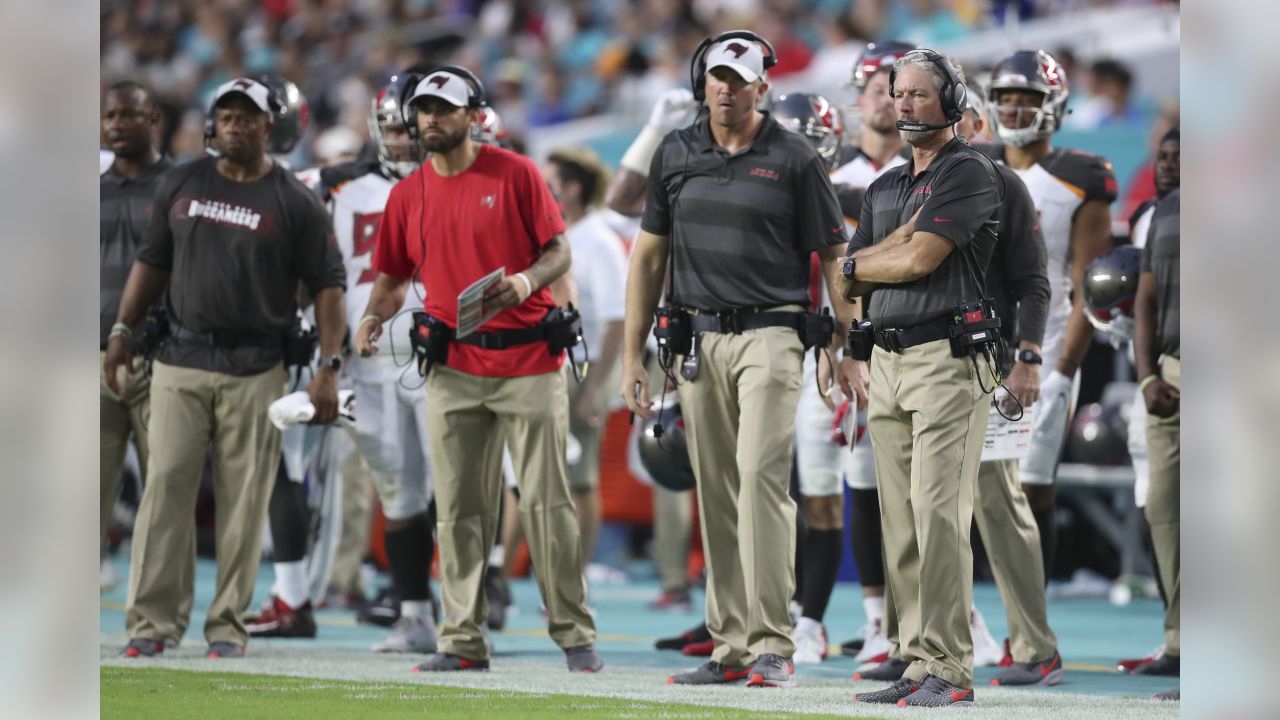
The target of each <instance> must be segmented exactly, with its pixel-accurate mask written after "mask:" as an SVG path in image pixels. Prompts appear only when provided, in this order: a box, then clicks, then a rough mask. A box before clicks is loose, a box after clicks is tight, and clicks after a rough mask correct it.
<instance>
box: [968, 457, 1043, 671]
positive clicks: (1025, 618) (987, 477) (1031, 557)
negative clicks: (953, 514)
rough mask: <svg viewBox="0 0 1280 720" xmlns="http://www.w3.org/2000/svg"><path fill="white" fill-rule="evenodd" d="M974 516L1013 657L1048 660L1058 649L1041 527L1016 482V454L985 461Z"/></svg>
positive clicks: (1021, 659)
mask: <svg viewBox="0 0 1280 720" xmlns="http://www.w3.org/2000/svg"><path fill="white" fill-rule="evenodd" d="M974 519H975V520H977V521H978V532H980V533H982V542H983V544H984V545H985V546H986V548H987V557H988V559H989V560H990V561H991V571H992V573H993V574H994V575H995V576H996V587H998V588H999V589H1000V599H1001V600H1003V601H1004V609H1005V616H1006V617H1007V618H1008V621H1009V651H1010V653H1011V654H1012V655H1013V659H1014V660H1016V661H1018V662H1024V663H1031V662H1040V661H1043V660H1048V659H1049V658H1051V657H1053V653H1054V652H1055V651H1057V649H1058V639H1057V638H1056V637H1054V635H1053V631H1052V630H1050V629H1049V613H1048V609H1047V608H1046V607H1045V597H1044V556H1043V555H1041V554H1040V529H1039V527H1037V526H1036V520H1035V518H1034V517H1032V515H1031V506H1030V505H1028V504H1027V495H1026V493H1025V492H1023V490H1022V485H1021V483H1019V482H1018V461H1017V460H994V461H991V462H984V463H982V465H981V468H980V469H979V470H978V496H977V503H976V504H975V505H974Z"/></svg>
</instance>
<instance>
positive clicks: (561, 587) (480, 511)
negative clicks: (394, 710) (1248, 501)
mask: <svg viewBox="0 0 1280 720" xmlns="http://www.w3.org/2000/svg"><path fill="white" fill-rule="evenodd" d="M405 105H406V117H405V125H406V127H407V128H409V129H410V132H411V134H412V135H413V136H414V138H415V139H420V141H421V143H422V147H423V149H424V150H426V151H427V152H429V153H431V156H430V160H429V162H426V163H424V164H423V165H422V167H420V168H419V169H418V170H416V171H415V172H413V173H412V174H411V175H409V176H408V177H407V178H405V179H404V180H402V181H400V182H399V183H397V184H396V186H395V187H394V188H392V190H391V193H390V195H389V196H388V199H387V209H386V212H385V213H384V214H383V217H382V220H381V222H380V223H379V225H378V232H377V240H376V244H375V247H374V251H373V265H372V267H373V269H375V270H377V271H378V273H379V274H378V276H377V278H376V279H375V280H374V282H373V289H372V291H371V293H370V297H369V304H368V306H367V308H366V309H365V311H364V317H363V318H362V320H361V324H360V327H359V329H358V330H357V331H356V333H355V338H356V349H357V350H358V351H359V353H360V355H361V356H363V357H369V356H371V355H373V354H374V353H376V352H377V351H378V349H377V347H376V345H375V342H376V341H377V340H378V338H379V337H380V336H381V335H382V332H383V324H384V323H386V322H387V321H388V320H389V319H390V318H391V317H392V316H393V315H394V314H395V313H396V312H397V311H398V310H399V309H400V308H401V306H402V305H403V304H404V299H405V294H406V292H407V291H408V289H409V284H410V282H411V281H412V279H413V278H414V276H415V275H417V276H419V277H420V278H421V280H422V284H423V287H424V288H425V289H426V299H425V311H426V314H427V315H428V316H429V317H430V318H431V319H430V320H429V321H427V323H429V324H423V325H421V326H419V327H417V328H415V330H414V331H415V332H416V333H418V334H419V335H420V336H422V339H424V340H428V341H429V342H430V343H431V345H432V348H433V351H435V350H440V349H444V357H443V359H441V358H440V356H439V355H433V357H434V361H433V362H432V363H430V364H429V365H427V366H426V370H427V372H428V373H429V374H428V376H427V393H428V394H429V395H430V397H431V402H430V403H429V407H428V409H427V434H428V438H429V442H430V453H429V454H430V464H431V474H432V477H433V479H434V482H435V490H436V512H437V516H436V530H437V536H438V545H439V548H440V586H441V597H442V598H443V605H444V612H443V617H442V621H441V627H440V634H439V639H438V644H437V649H438V651H437V652H436V653H435V654H433V655H432V656H431V657H430V658H428V659H427V661H426V662H424V663H422V664H421V665H418V666H417V669H418V670H420V671H431V672H444V671H459V670H484V669H487V668H488V667H489V649H488V648H487V647H486V644H485V641H484V637H483V635H482V632H481V626H482V625H483V624H484V623H485V620H486V616H487V608H486V603H485V602H484V600H483V599H482V598H483V597H484V596H483V592H482V588H483V583H484V579H485V574H486V570H487V565H488V559H489V551H490V547H491V546H492V545H493V541H494V537H495V536H496V533H497V531H498V511H499V497H500V495H499V494H500V492H501V489H502V474H501V462H502V448H503V442H504V440H505V442H506V445H507V446H508V447H509V448H510V451H511V457H512V459H513V461H514V465H515V470H516V475H517V481H518V483H519V486H520V489H521V492H520V514H521V518H522V520H523V523H524V527H525V529H526V531H527V534H528V538H529V546H530V548H531V549H532V554H533V563H534V566H535V567H537V568H538V573H537V577H538V587H539V590H540V591H541V592H542V599H543V602H544V603H545V605H546V607H547V627H548V630H549V632H550V634H551V638H552V640H554V641H555V642H556V644H557V645H559V646H560V647H561V648H562V649H563V650H564V652H565V659H566V663H567V665H568V667H569V670H570V671H571V672H596V671H599V670H600V669H601V668H602V667H603V666H604V662H603V661H602V660H601V659H600V655H599V654H598V653H597V652H596V650H595V624H594V622H593V621H592V619H591V616H590V614H588V612H587V608H586V582H585V580H584V579H583V576H582V565H581V562H580V561H579V546H578V522H577V517H576V515H575V513H574V505H573V499H572V496H571V494H570V492H569V481H568V469H567V466H566V462H565V443H566V439H567V436H568V421H569V419H568V395H567V391H566V386H565V382H566V378H565V373H563V372H561V368H562V365H563V363H564V354H563V353H562V352H557V353H555V354H552V353H551V352H550V351H549V345H548V340H547V338H546V336H545V335H543V334H542V333H540V332H539V330H540V329H541V328H542V327H543V325H542V321H543V319H544V317H546V316H547V315H548V314H549V313H550V312H551V311H552V310H553V308H554V307H555V301H554V298H553V297H552V293H551V290H550V288H549V287H548V286H549V285H550V284H551V283H552V282H553V281H554V280H555V279H556V278H559V277H560V276H561V275H563V274H564V273H565V271H567V270H568V269H569V263H570V252H569V245H568V242H567V241H566V240H565V238H564V230H565V225H564V220H563V219H562V218H561V216H560V211H559V209H558V208H557V207H556V203H555V199H554V198H553V197H552V196H551V191H550V189H549V188H548V187H547V184H546V182H544V181H543V179H542V173H541V172H540V171H539V169H538V166H537V165H536V164H534V163H533V162H532V161H531V160H529V159H527V158H524V157H522V156H520V155H517V154H516V153H513V152H510V151H507V150H503V149H502V148H499V147H495V146H492V145H480V144H478V143H476V142H475V141H474V140H473V139H472V128H473V126H474V125H475V124H476V123H477V122H479V120H480V114H481V112H482V110H483V108H484V106H485V98H484V87H483V86H482V85H481V83H480V80H479V79H478V78H476V77H475V75H474V74H472V73H471V72H470V71H468V70H466V69H465V68H460V67H457V66H445V67H441V68H437V69H436V70H434V71H433V72H430V73H428V74H427V75H426V77H425V78H423V79H422V81H421V82H419V83H418V85H417V87H416V88H415V89H414V90H413V92H412V93H411V95H410V96H409V98H408V100H407V101H406V103H405ZM428 197H429V198H430V201H429V202H428V201H425V198H428ZM498 270H500V271H501V273H502V276H501V279H499V280H498V281H496V282H495V283H493V284H491V285H490V286H489V287H488V289H487V290H485V292H484V300H483V308H482V318H487V319H484V320H483V322H482V324H481V325H480V326H479V328H478V329H477V330H476V331H475V332H472V333H470V334H467V335H464V336H463V337H457V334H456V333H457V327H458V324H459V317H458V305H459V302H458V298H459V294H460V292H461V291H463V290H464V289H465V288H467V287H468V286H470V285H472V284H473V283H474V282H475V281H477V280H479V279H481V278H483V277H485V276H486V275H488V274H490V273H493V272H494V271H498ZM432 328H434V329H432ZM442 343H447V344H443V345H442Z"/></svg>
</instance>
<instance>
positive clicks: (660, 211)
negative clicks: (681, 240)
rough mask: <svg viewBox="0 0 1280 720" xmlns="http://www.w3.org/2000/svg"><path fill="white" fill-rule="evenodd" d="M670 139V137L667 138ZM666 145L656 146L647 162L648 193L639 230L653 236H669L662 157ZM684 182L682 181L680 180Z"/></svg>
mask: <svg viewBox="0 0 1280 720" xmlns="http://www.w3.org/2000/svg"><path fill="white" fill-rule="evenodd" d="M668 137H670V136H668ZM666 146H667V143H666V142H663V143H662V144H661V145H659V146H658V151H657V152H655V153H654V154H653V160H651V161H650V162H649V192H648V193H647V194H646V195H645V201H644V217H643V218H642V219H641V220H640V229H641V230H644V231H645V232H647V233H653V234H654V235H662V236H666V235H670V234H671V198H670V196H668V195H667V185H666V182H665V180H664V178H663V172H664V168H663V156H664V155H666ZM681 182H684V179H683V178H682V179H681Z"/></svg>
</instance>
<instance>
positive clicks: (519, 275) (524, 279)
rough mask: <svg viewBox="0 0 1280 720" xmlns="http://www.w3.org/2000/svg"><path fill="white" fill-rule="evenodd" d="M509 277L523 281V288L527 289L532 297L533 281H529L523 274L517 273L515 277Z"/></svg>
mask: <svg viewBox="0 0 1280 720" xmlns="http://www.w3.org/2000/svg"><path fill="white" fill-rule="evenodd" d="M511 277H518V278H520V279H521V280H523V281H524V284H525V287H527V288H529V295H532V294H533V281H532V280H530V279H529V276H528V275H525V274H524V273H522V272H518V273H516V274H515V275H512V276H511ZM526 297H527V296H526Z"/></svg>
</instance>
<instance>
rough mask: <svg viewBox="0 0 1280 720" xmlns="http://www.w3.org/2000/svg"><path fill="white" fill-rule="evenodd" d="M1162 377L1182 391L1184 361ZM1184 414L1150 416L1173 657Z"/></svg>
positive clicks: (1150, 495) (1167, 638)
mask: <svg viewBox="0 0 1280 720" xmlns="http://www.w3.org/2000/svg"><path fill="white" fill-rule="evenodd" d="M1160 377H1162V378H1163V379H1164V381H1165V382H1167V383H1169V384H1170V385H1172V386H1174V387H1175V388H1178V389H1179V390H1181V389H1182V361H1181V360H1179V359H1178V358H1176V357H1171V356H1167V355H1166V356H1164V357H1162V358H1160ZM1180 418H1181V413H1180V412H1176V413H1174V414H1173V416H1172V417H1167V418H1159V417H1156V416H1155V415H1148V416H1147V456H1148V458H1149V460H1150V463H1151V485H1150V487H1149V488H1148V489H1147V508H1146V514H1147V522H1148V523H1150V524H1151V541H1152V544H1153V545H1155V550H1156V563H1157V565H1158V566H1159V572H1160V581H1161V582H1162V583H1164V592H1165V595H1166V596H1167V597H1168V598H1169V605H1168V607H1167V608H1165V611H1164V647H1165V652H1166V653H1168V654H1170V655H1181V653H1182V647H1181V645H1182V643H1181V638H1180V635H1181V621H1180V612H1181V611H1180V607H1181V603H1180V601H1179V598H1180V592H1179V588H1180V585H1181V583H1182V569H1181V557H1180V555H1181V547H1180V544H1179V542H1180V541H1179V534H1180V532H1181V529H1182V523H1181V509H1180V508H1181V503H1180V501H1179V492H1180V489H1181V480H1180V463H1181V460H1182V454H1181V443H1180V441H1179V432H1180V429H1181V419H1180Z"/></svg>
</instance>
